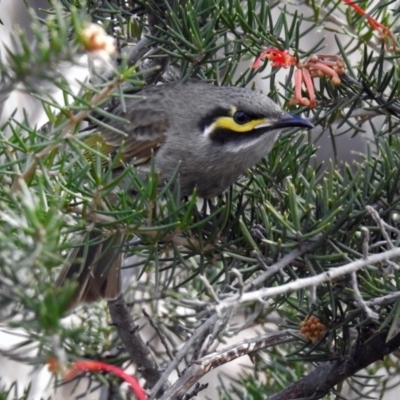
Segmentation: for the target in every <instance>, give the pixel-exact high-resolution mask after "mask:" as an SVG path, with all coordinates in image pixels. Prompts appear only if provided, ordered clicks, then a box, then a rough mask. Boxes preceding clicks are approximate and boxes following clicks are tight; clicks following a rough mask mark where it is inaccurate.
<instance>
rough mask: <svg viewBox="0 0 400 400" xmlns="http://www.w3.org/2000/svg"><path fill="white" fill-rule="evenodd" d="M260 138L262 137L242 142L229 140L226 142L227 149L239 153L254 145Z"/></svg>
mask: <svg viewBox="0 0 400 400" xmlns="http://www.w3.org/2000/svg"><path fill="white" fill-rule="evenodd" d="M260 139H261V137H258V138H254V139H252V140H247V141H246V142H242V143H233V142H228V143H226V144H225V150H226V151H229V152H230V153H238V152H239V151H241V150H244V149H247V148H249V147H252V146H254V145H255V144H256V143H257V142H258V141H259V140H260Z"/></svg>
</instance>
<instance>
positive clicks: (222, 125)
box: [212, 117, 268, 133]
mask: <svg viewBox="0 0 400 400" xmlns="http://www.w3.org/2000/svg"><path fill="white" fill-rule="evenodd" d="M267 123H268V119H267V118H259V119H253V120H251V121H249V122H247V123H246V124H243V125H239V124H237V123H236V122H235V121H234V120H233V118H232V117H219V118H217V119H216V121H215V122H214V123H213V125H212V127H213V131H214V130H216V129H226V130H229V131H233V132H238V133H247V132H251V131H252V130H254V129H255V128H257V126H258V125H261V124H267Z"/></svg>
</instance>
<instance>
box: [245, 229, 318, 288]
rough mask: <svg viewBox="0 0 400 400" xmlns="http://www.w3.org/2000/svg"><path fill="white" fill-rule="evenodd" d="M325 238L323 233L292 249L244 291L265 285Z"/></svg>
mask: <svg viewBox="0 0 400 400" xmlns="http://www.w3.org/2000/svg"><path fill="white" fill-rule="evenodd" d="M323 239H324V236H323V235H318V236H316V238H315V241H312V242H306V243H301V244H299V247H297V248H296V249H294V250H293V251H291V252H290V253H289V254H287V255H286V256H284V257H283V258H281V259H280V260H279V261H278V262H276V263H275V264H274V265H271V266H270V267H268V270H267V271H265V272H263V273H262V274H261V275H260V276H258V277H257V278H256V279H254V281H252V282H250V283H248V284H247V285H246V286H245V287H244V289H243V291H244V292H248V291H249V290H252V289H255V288H257V287H260V286H262V285H263V283H264V282H265V281H266V280H267V279H268V278H269V277H271V276H272V275H275V274H276V273H277V272H279V271H280V270H282V269H283V268H285V267H287V266H288V265H289V264H290V263H292V262H293V261H294V260H295V259H296V258H297V257H300V256H302V255H303V254H304V253H307V252H309V251H312V250H314V249H315V248H316V247H318V246H319V245H320V244H321V243H322V241H323Z"/></svg>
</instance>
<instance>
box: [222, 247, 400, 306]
mask: <svg viewBox="0 0 400 400" xmlns="http://www.w3.org/2000/svg"><path fill="white" fill-rule="evenodd" d="M397 257H400V247H396V248H395V249H393V250H388V251H385V252H383V253H379V254H373V255H371V256H369V257H368V258H366V259H364V258H363V259H361V260H357V261H353V262H351V263H349V264H346V265H343V266H342V267H336V268H331V269H330V270H329V271H326V272H324V273H322V274H319V275H316V276H312V277H309V278H303V279H297V280H295V281H293V282H290V283H287V284H285V285H281V286H277V287H272V288H264V289H260V290H256V291H253V292H250V293H245V294H243V295H242V296H240V297H239V296H232V297H231V298H230V299H224V300H222V301H221V302H220V303H219V304H217V305H216V306H215V309H216V310H217V312H218V313H221V312H222V310H224V309H225V308H228V307H232V306H237V305H238V304H240V303H245V302H249V301H263V300H265V299H267V298H270V297H275V296H278V295H280V294H287V293H291V292H294V291H296V290H299V289H304V288H307V287H311V286H317V285H319V284H321V283H324V282H329V281H331V280H333V279H336V278H339V277H342V276H343V275H347V274H350V273H352V272H355V271H358V270H359V269H362V268H364V267H367V266H368V265H373V264H377V263H380V262H384V261H385V260H388V259H392V258H397Z"/></svg>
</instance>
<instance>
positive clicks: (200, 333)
mask: <svg viewBox="0 0 400 400" xmlns="http://www.w3.org/2000/svg"><path fill="white" fill-rule="evenodd" d="M219 319H220V316H219V315H218V314H217V313H214V314H213V315H212V316H211V317H210V318H208V320H207V321H206V322H204V323H203V324H202V325H201V326H200V327H199V328H197V329H196V331H195V332H194V333H193V335H192V337H191V338H190V339H189V340H188V341H187V342H186V343H185V345H184V346H183V347H182V348H181V349H180V350H179V351H178V353H177V355H176V356H175V359H174V360H173V361H172V362H171V363H170V364H169V365H168V367H167V368H166V370H165V371H164V373H163V374H162V376H161V378H160V379H159V381H158V382H157V384H156V385H155V386H154V387H153V390H152V392H151V396H150V399H155V398H157V397H156V395H157V393H158V392H159V390H160V389H162V387H163V385H164V382H165V381H167V379H168V378H169V376H170V374H171V372H172V371H173V370H174V369H175V368H176V367H177V366H178V365H179V363H180V362H181V360H182V359H183V358H184V357H185V356H186V355H187V353H188V352H189V350H190V349H191V348H192V347H193V346H194V344H195V342H196V341H198V340H200V339H202V338H204V336H205V335H207V333H208V331H209V330H210V329H211V328H213V327H214V325H216V324H217V323H218V320H219ZM169 398H170V397H166V395H165V394H164V395H163V396H162V397H161V400H167V399H169Z"/></svg>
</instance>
